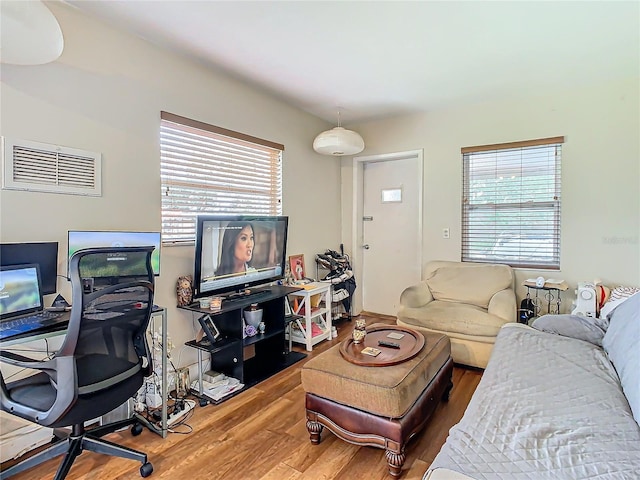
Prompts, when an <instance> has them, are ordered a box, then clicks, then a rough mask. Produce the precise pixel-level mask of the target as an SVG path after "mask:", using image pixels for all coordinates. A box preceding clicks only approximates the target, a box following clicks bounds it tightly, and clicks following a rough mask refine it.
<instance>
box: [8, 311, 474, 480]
mask: <svg viewBox="0 0 640 480" xmlns="http://www.w3.org/2000/svg"><path fill="white" fill-rule="evenodd" d="M362 317H364V318H365V319H366V320H367V324H368V325H369V324H372V323H375V322H383V323H395V318H392V317H381V316H377V315H369V314H363V315H362ZM351 330H352V323H349V322H343V323H340V324H339V325H338V332H339V334H338V338H337V339H333V340H331V341H324V342H321V343H320V344H318V345H316V346H315V347H314V350H313V352H311V353H310V355H309V357H307V359H305V360H303V361H301V362H298V363H297V364H295V365H293V366H292V367H290V368H288V369H286V370H284V371H282V372H280V373H279V374H277V375H274V376H273V377H271V378H269V379H268V380H266V381H264V382H262V383H260V384H258V385H256V386H255V387H253V388H250V389H248V390H246V391H244V392H242V393H241V394H239V395H238V396H236V397H234V398H232V399H230V400H227V401H226V402H223V403H222V404H220V405H217V406H214V405H208V406H206V407H199V406H198V407H196V409H195V413H194V415H193V417H192V418H191V419H190V420H189V422H188V423H189V425H191V427H193V432H192V433H190V434H188V435H180V434H175V433H173V434H169V436H168V437H167V438H166V439H162V438H160V437H159V436H158V435H156V434H154V433H151V432H150V431H148V430H146V429H145V431H144V432H143V433H142V434H141V435H140V436H138V437H132V436H131V434H130V433H129V431H128V430H125V431H123V432H119V433H114V434H111V435H109V436H106V437H105V438H106V439H109V440H111V441H114V442H116V443H121V444H123V445H126V446H129V447H131V448H136V449H140V450H143V451H145V452H146V453H147V455H148V457H149V460H150V461H151V462H152V463H153V466H154V472H153V474H152V475H151V477H149V478H152V479H181V480H187V479H189V480H193V479H210V480H217V479H229V480H236V479H237V480H251V479H256V480H257V479H263V480H267V479H269V480H298V479H305V480H318V479H340V480H347V479H367V480H382V479H384V480H389V479H391V478H392V477H391V476H390V475H388V473H387V462H386V460H385V455H384V450H382V449H377V448H372V447H357V446H355V445H351V444H349V443H346V442H344V441H342V440H339V439H338V438H336V437H335V436H334V435H333V434H332V433H331V432H329V431H328V430H327V429H324V431H323V435H322V442H321V443H320V445H311V443H310V442H309V434H308V432H307V429H306V427H305V411H304V391H303V390H302V385H301V383H300V369H301V367H302V366H303V365H304V362H305V361H307V360H308V359H309V358H311V357H312V355H317V354H318V353H320V352H322V351H324V350H326V349H327V348H329V347H331V346H332V345H336V344H338V343H340V342H341V341H342V340H344V339H345V338H347V336H348V335H350V333H351ZM294 348H295V349H296V350H298V347H294ZM299 350H300V351H304V350H303V349H299ZM481 376H482V372H481V371H479V370H470V369H464V368H458V367H457V366H456V368H455V369H454V377H453V383H454V386H453V390H452V391H451V398H450V400H449V402H448V403H442V404H440V405H439V406H438V407H437V408H436V410H435V412H434V413H433V415H432V417H431V419H430V420H429V423H428V424H427V426H426V428H425V429H424V430H423V431H422V432H421V433H420V434H419V435H417V436H416V437H415V438H414V439H413V440H412V441H411V442H410V443H409V445H408V446H407V460H406V462H405V464H404V467H403V473H402V477H401V478H402V479H406V480H419V479H421V478H422V475H423V474H424V472H425V471H426V470H427V468H428V467H429V465H430V464H431V462H432V461H433V458H434V457H435V455H436V454H437V453H438V450H439V449H440V447H441V446H442V444H443V443H444V441H445V439H446V437H447V432H448V430H449V428H451V426H452V425H454V424H455V423H457V422H458V421H459V419H460V418H461V417H462V414H463V412H464V410H465V408H466V406H467V404H468V403H469V399H470V398H471V395H472V394H473V392H474V391H475V389H476V386H477V385H478V382H479V381H480V377H481ZM58 464H59V459H55V460H51V461H49V462H47V463H45V464H43V465H41V466H39V467H35V468H33V469H31V470H29V471H27V472H25V473H23V474H21V475H16V476H15V477H12V478H13V479H15V480H27V479H28V480H34V479H45V478H46V479H51V478H53V476H54V474H55V471H56V469H57V467H58ZM139 467H140V463H138V462H135V461H130V460H121V459H118V458H113V457H107V456H104V455H98V454H94V453H91V452H85V453H83V454H82V455H81V456H80V457H79V458H78V459H77V460H76V462H75V463H74V465H73V467H72V469H71V472H70V474H69V476H68V477H67V478H68V479H69V480H76V479H83V480H89V479H91V480H96V479H136V478H140V476H139Z"/></svg>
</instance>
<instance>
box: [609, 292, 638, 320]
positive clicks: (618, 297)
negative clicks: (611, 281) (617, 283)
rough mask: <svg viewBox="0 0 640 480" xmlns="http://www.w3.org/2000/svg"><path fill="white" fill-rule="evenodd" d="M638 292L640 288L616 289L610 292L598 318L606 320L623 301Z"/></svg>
mask: <svg viewBox="0 0 640 480" xmlns="http://www.w3.org/2000/svg"><path fill="white" fill-rule="evenodd" d="M638 292H640V287H616V288H614V289H613V290H612V291H611V295H610V296H609V300H608V301H607V303H605V304H604V306H603V307H602V308H601V309H600V318H605V319H606V318H607V317H608V316H609V315H611V312H613V310H614V309H615V308H616V307H617V306H619V305H621V304H622V303H623V302H624V301H625V300H627V299H628V298H629V297H631V296H632V295H634V294H635V293H638Z"/></svg>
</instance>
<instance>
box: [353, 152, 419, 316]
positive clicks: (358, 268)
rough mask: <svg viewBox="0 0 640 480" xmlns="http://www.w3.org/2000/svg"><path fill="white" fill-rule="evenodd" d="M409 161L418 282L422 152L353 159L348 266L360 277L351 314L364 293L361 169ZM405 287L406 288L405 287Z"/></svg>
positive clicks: (359, 310)
mask: <svg viewBox="0 0 640 480" xmlns="http://www.w3.org/2000/svg"><path fill="white" fill-rule="evenodd" d="M410 158H416V159H417V160H418V170H419V177H418V178H419V179H420V181H419V185H418V218H417V219H416V221H417V225H418V245H419V246H420V251H419V252H418V255H417V256H418V262H419V263H420V278H421V279H422V275H423V271H422V270H423V269H422V258H423V250H424V245H423V243H422V241H423V232H422V218H423V203H424V152H423V150H422V149H420V150H408V151H404V152H395V153H383V154H378V155H365V156H362V157H354V158H353V166H352V168H353V171H352V181H353V185H352V191H353V197H352V202H353V203H352V205H353V209H352V215H351V232H352V236H351V265H352V267H353V268H354V274H355V276H356V279H358V278H360V279H362V280H361V288H357V289H356V291H355V295H354V299H353V300H354V305H353V310H354V313H355V314H358V313H360V312H361V311H362V308H363V293H364V277H363V271H364V270H363V261H362V260H363V255H362V245H363V243H364V239H363V233H364V232H363V225H362V217H363V216H364V166H365V164H366V163H374V162H388V161H395V160H407V159H410ZM407 286H409V285H407Z"/></svg>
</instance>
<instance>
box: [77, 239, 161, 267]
mask: <svg viewBox="0 0 640 480" xmlns="http://www.w3.org/2000/svg"><path fill="white" fill-rule="evenodd" d="M160 239H161V236H160V232H133V231H132V232H124V231H80V230H69V251H68V254H69V259H71V256H72V255H73V254H74V253H75V252H76V251H78V250H81V249H83V248H92V247H146V246H154V247H155V250H154V251H153V253H152V254H151V266H152V267H153V273H154V274H155V275H156V276H158V275H160V243H161V241H160ZM91 276H92V277H95V278H99V277H102V276H108V272H107V273H104V274H102V273H100V272H94V275H91Z"/></svg>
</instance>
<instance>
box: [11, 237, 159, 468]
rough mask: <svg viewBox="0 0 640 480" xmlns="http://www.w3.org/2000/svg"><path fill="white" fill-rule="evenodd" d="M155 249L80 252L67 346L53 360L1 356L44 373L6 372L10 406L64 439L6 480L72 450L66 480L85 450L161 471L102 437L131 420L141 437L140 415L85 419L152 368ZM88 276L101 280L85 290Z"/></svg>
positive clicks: (132, 388)
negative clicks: (17, 375)
mask: <svg viewBox="0 0 640 480" xmlns="http://www.w3.org/2000/svg"><path fill="white" fill-rule="evenodd" d="M152 251H153V247H124V248H91V249H86V250H80V251H78V252H76V253H75V254H74V255H73V256H72V258H71V260H70V266H69V274H70V275H71V286H72V289H73V292H72V295H73V307H72V309H71V318H70V321H69V329H68V331H67V336H66V338H65V340H64V343H63V344H62V347H61V348H60V350H59V351H58V352H57V353H56V354H55V355H54V356H53V358H51V359H50V360H45V361H37V360H32V359H30V358H27V357H24V356H22V355H17V354H15V353H12V352H7V351H0V361H2V362H6V363H8V364H10V365H14V366H17V367H21V368H26V369H32V370H35V371H37V372H39V373H35V374H33V375H31V376H28V377H26V378H23V379H20V380H17V381H14V382H11V383H6V384H5V381H4V377H3V376H2V374H1V372H0V387H1V390H2V391H1V393H2V410H4V411H6V412H9V413H11V414H13V415H17V416H19V417H22V418H24V419H27V420H29V421H31V422H34V423H37V424H39V425H43V426H46V427H51V428H53V429H54V436H55V438H54V440H57V442H56V443H54V444H53V445H52V446H50V447H49V448H47V449H46V450H44V451H42V452H40V453H38V454H36V455H34V456H32V457H29V458H26V459H25V460H23V461H22V462H20V463H18V464H16V465H14V466H12V467H10V468H8V469H6V470H4V471H2V472H0V478H1V479H4V478H9V477H11V476H12V475H15V474H17V473H19V472H22V471H24V470H26V469H28V468H31V467H34V466H36V465H39V464H40V463H42V462H44V461H47V460H49V459H52V458H54V457H56V456H58V455H62V454H65V456H64V459H63V460H62V463H61V464H60V466H59V467H58V471H57V472H56V476H55V480H62V479H63V478H65V477H66V475H67V473H68V472H69V470H70V469H71V466H72V464H73V462H74V460H75V458H76V457H77V456H78V455H80V454H81V453H82V451H83V450H89V451H92V452H97V453H103V454H106V455H114V456H118V457H123V458H128V459H131V460H138V461H140V462H142V466H141V467H140V475H141V476H143V477H147V476H149V475H151V473H152V472H153V466H152V465H151V463H149V462H148V461H147V456H146V454H144V453H142V452H138V451H136V450H132V449H130V448H126V447H122V446H120V445H117V444H115V443H112V442H108V441H106V440H102V439H100V437H101V436H102V435H105V434H107V433H111V432H113V431H115V430H117V429H120V428H122V427H126V426H128V425H131V424H133V427H132V429H131V432H132V433H133V434H134V435H137V434H138V433H140V432H141V431H142V426H141V425H140V424H138V423H136V422H135V421H134V420H132V419H125V420H123V421H120V422H115V423H112V424H108V425H104V426H100V427H97V428H95V429H91V430H87V431H85V428H84V422H85V421H87V420H91V419H94V418H97V417H100V416H102V415H104V414H106V413H108V412H110V411H113V410H114V409H115V408H117V407H119V406H120V405H122V404H123V403H125V402H126V401H128V400H129V398H131V397H132V396H133V395H134V394H135V393H136V392H137V391H138V390H139V389H140V387H141V386H142V384H143V383H144V377H145V376H148V375H149V374H150V373H151V370H152V366H151V355H150V354H149V347H148V345H147V340H146V329H147V325H148V324H149V319H150V317H151V310H152V308H153V290H154V277H153V270H152V267H151V252H152ZM86 277H94V281H95V284H94V285H95V287H94V288H87V284H88V282H86V281H85V282H84V284H85V285H84V287H85V288H84V289H83V280H82V279H83V278H86ZM60 427H71V431H70V432H69V431H68V429H64V430H62V429H61V428H60Z"/></svg>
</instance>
